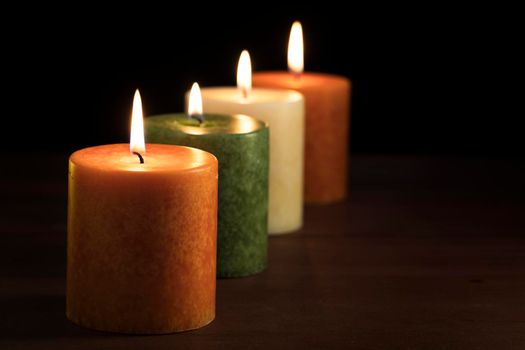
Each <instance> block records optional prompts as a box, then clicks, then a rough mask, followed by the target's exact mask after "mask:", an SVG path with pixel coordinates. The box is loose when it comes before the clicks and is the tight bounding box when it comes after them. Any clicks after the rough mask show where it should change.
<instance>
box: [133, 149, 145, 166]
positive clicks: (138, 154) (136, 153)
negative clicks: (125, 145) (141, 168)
mask: <svg viewBox="0 0 525 350" xmlns="http://www.w3.org/2000/svg"><path fill="white" fill-rule="evenodd" d="M133 154H135V155H136V156H137V157H139V160H140V164H144V158H142V156H141V155H140V153H139V152H133Z"/></svg>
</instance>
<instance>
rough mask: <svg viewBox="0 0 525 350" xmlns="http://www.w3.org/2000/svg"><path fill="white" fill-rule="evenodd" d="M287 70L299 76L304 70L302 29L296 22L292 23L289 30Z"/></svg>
mask: <svg viewBox="0 0 525 350" xmlns="http://www.w3.org/2000/svg"><path fill="white" fill-rule="evenodd" d="M288 69H289V70H290V72H292V73H294V74H301V73H302V72H303V70H304V48H303V27H302V26H301V23H300V22H298V21H295V22H294V23H293V25H292V30H290V40H289V41H288Z"/></svg>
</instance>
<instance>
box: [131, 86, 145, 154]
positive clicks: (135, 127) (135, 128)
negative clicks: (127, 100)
mask: <svg viewBox="0 0 525 350" xmlns="http://www.w3.org/2000/svg"><path fill="white" fill-rule="evenodd" d="M129 150H130V152H131V153H133V152H137V153H145V152H146V144H145V142H144V116H143V113H142V99H141V98H140V92H139V90H138V89H137V90H136V91H135V96H134V97H133V110H132V112H131V135H130V140H129Z"/></svg>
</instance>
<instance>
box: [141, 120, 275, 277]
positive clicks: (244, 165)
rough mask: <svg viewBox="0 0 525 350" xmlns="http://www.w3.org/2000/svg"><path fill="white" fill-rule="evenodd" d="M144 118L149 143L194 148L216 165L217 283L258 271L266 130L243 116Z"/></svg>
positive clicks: (263, 249)
mask: <svg viewBox="0 0 525 350" xmlns="http://www.w3.org/2000/svg"><path fill="white" fill-rule="evenodd" d="M203 117H204V121H203V122H202V123H200V122H199V121H197V120H195V119H190V118H188V116H187V115H185V114H165V115H159V116H154V117H149V118H146V120H145V129H146V130H145V133H146V140H147V142H149V143H166V144H175V145H182V146H190V147H195V148H200V149H202V150H205V151H208V152H210V153H212V154H214V155H215V156H216V157H217V159H218V160H219V217H218V231H217V232H218V241H217V275H218V277H241V276H247V275H252V274H255V273H257V272H260V271H262V270H264V268H265V267H266V264H267V250H268V234H267V215H268V135H269V130H268V126H267V125H266V124H265V123H263V122H261V121H258V120H257V119H254V118H252V117H248V116H245V115H233V116H232V115H217V114H206V115H204V116H203Z"/></svg>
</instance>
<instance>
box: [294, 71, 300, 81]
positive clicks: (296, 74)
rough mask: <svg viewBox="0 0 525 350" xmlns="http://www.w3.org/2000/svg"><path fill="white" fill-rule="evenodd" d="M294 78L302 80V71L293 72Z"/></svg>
mask: <svg viewBox="0 0 525 350" xmlns="http://www.w3.org/2000/svg"><path fill="white" fill-rule="evenodd" d="M292 74H293V78H294V80H296V81H297V80H300V79H301V73H300V72H293V73H292Z"/></svg>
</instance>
